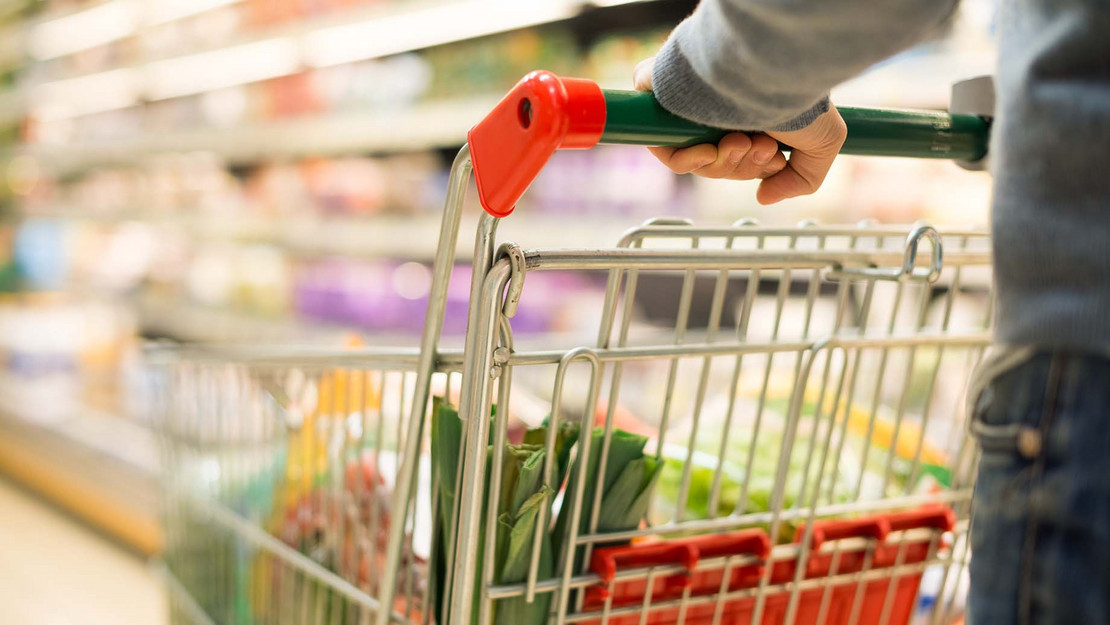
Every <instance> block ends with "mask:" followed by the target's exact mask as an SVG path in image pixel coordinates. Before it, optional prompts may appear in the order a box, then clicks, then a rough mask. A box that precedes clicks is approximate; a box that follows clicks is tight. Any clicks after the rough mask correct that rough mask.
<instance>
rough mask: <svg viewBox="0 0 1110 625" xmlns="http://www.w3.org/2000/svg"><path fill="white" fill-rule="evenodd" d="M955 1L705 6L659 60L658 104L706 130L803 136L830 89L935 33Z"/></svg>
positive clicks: (798, 0)
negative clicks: (800, 132)
mask: <svg viewBox="0 0 1110 625" xmlns="http://www.w3.org/2000/svg"><path fill="white" fill-rule="evenodd" d="M957 2H958V0H702V2H701V3H700V4H699V5H698V7H697V9H696V10H695V11H694V13H693V14H692V15H691V16H690V17H689V18H687V19H686V20H685V21H683V22H682V23H681V24H679V25H678V28H676V29H675V30H674V32H673V33H672V34H671V36H670V38H669V39H668V40H667V42H666V43H665V44H664V45H663V48H662V49H661V50H660V51H659V54H658V55H657V56H656V58H655V68H654V71H653V75H652V82H653V84H654V90H655V95H656V97H657V98H658V99H659V102H660V104H662V105H663V107H664V108H665V109H667V110H668V111H670V112H672V113H674V114H676V115H678V116H680V117H684V118H686V119H690V120H692V121H696V122H699V123H702V124H708V125H712V126H717V127H719V128H735V129H744V130H798V129H801V128H804V127H805V126H807V125H809V123H810V122H812V121H813V120H814V119H815V118H816V117H817V116H819V115H820V114H821V113H823V112H825V111H827V110H828V108H829V99H828V93H829V90H830V89H832V88H833V87H834V86H836V85H837V84H839V83H841V82H843V81H845V80H847V79H849V78H851V77H853V76H855V75H856V74H859V73H860V72H862V71H863V70H865V69H866V68H867V67H869V66H870V65H872V64H874V63H876V62H878V61H881V60H883V59H885V58H886V57H888V56H891V55H893V54H895V53H897V52H899V51H901V50H904V49H906V48H908V47H910V46H912V45H913V44H915V43H918V42H919V41H921V40H923V39H924V38H925V37H926V36H928V35H929V34H930V33H933V32H935V31H936V30H938V29H939V27H940V26H941V25H942V24H944V23H945V22H946V21H947V18H948V17H949V16H950V15H951V14H952V12H953V10H954V8H955V6H956V3H957Z"/></svg>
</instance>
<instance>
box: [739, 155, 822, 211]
mask: <svg viewBox="0 0 1110 625" xmlns="http://www.w3.org/2000/svg"><path fill="white" fill-rule="evenodd" d="M835 159H836V153H835V152H833V153H831V154H820V153H816V154H815V153H813V152H799V151H795V152H793V153H792V154H791V155H790V160H789V161H788V162H787V163H786V167H785V168H784V169H783V170H782V171H780V172H779V173H777V174H775V175H774V176H771V177H769V178H766V179H764V180H763V182H761V183H760V184H759V189H758V190H757V191H756V193H755V199H756V200H757V201H758V202H759V203H760V204H774V203H775V202H780V201H782V200H785V199H787V198H792V197H798V196H800V195H809V194H810V193H813V192H814V191H816V190H817V189H818V188H819V187H820V186H821V183H822V182H824V181H825V176H826V175H828V173H829V168H831V167H832V164H833V161H834V160H835Z"/></svg>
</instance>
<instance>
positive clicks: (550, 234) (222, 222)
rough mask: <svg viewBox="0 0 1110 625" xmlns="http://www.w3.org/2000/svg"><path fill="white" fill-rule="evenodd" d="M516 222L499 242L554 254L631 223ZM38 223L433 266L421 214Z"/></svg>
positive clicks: (459, 250)
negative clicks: (124, 227) (136, 229)
mask: <svg viewBox="0 0 1110 625" xmlns="http://www.w3.org/2000/svg"><path fill="white" fill-rule="evenodd" d="M520 213H521V214H519V215H517V216H515V217H514V218H513V219H511V220H506V221H505V223H504V224H503V225H502V227H501V229H500V233H501V234H500V237H501V238H502V239H504V240H514V241H519V242H520V244H521V245H524V246H526V247H529V248H559V247H566V246H568V245H575V246H582V247H595V248H603V247H611V246H613V245H615V244H616V243H617V242H618V241H619V240H620V237H621V234H622V233H624V232H625V231H626V230H628V229H629V228H630V227H632V226H634V225H635V219H620V218H619V217H613V216H610V217H602V218H600V219H591V220H590V221H589V223H588V224H587V223H583V222H581V221H580V220H575V219H565V218H561V217H559V216H558V215H551V214H546V215H529V214H528V213H527V208H526V207H525V208H522V209H521V210H520ZM36 216H37V217H41V218H48V219H61V220H76V221H91V222H96V223H108V224H113V223H124V222H139V221H141V222H143V223H145V224H148V225H150V226H152V227H154V228H157V229H161V230H164V231H172V232H177V233H181V232H184V233H187V234H188V235H189V236H190V237H192V238H193V239H194V240H197V241H201V242H222V243H232V244H261V245H268V246H273V247H276V248H278V249H281V250H282V251H285V252H287V253H289V254H290V255H292V256H295V257H297V256H302V257H305V256H307V257H312V256H343V257H350V258H389V259H397V260H415V261H422V262H429V261H431V260H432V259H433V257H434V254H435V251H436V246H437V240H436V236H437V233H438V232H439V226H440V218H439V215H437V214H435V213H434V212H429V214H426V215H408V216H404V215H378V216H371V217H364V218H355V217H282V218H274V217H270V216H265V215H221V214H192V215H166V216H158V215H151V214H149V213H143V212H141V211H121V212H119V213H111V214H106V215H96V214H88V213H81V212H78V211H67V210H59V211H51V212H46V213H40V214H37V215H36ZM477 223H478V215H477V214H476V213H474V212H471V213H469V214H467V215H464V217H463V220H462V225H461V227H460V231H461V232H464V233H468V232H473V231H474V230H475V229H476V227H477ZM472 255H473V249H472V247H471V241H470V237H469V236H468V235H463V236H460V239H459V243H458V245H457V246H456V253H455V257H456V260H458V261H467V260H469V259H470V258H471V257H472Z"/></svg>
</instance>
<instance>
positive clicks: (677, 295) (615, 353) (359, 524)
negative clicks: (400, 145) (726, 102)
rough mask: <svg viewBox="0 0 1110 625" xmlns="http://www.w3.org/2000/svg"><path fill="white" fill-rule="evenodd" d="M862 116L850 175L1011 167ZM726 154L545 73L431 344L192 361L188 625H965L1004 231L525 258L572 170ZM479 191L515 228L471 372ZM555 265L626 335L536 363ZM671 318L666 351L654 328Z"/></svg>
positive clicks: (165, 384) (801, 236)
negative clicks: (537, 204) (553, 171)
mask: <svg viewBox="0 0 1110 625" xmlns="http://www.w3.org/2000/svg"><path fill="white" fill-rule="evenodd" d="M841 112H842V115H843V116H844V118H845V120H846V122H847V123H848V126H849V139H848V142H847V143H846V145H845V150H844V151H845V152H850V153H861V154H878V155H901V156H916V157H926V158H950V159H957V160H966V161H976V160H979V159H981V158H983V156H984V154H985V152H986V136H987V122H986V121H984V119H982V118H980V117H977V116H974V115H958V114H948V113H939V112H899V111H881V110H865V109H850V108H844V109H841ZM719 136H720V131H716V130H712V129H707V128H704V127H700V126H697V125H695V124H692V123H689V122H686V121H683V120H680V119H677V118H674V117H671V116H670V115H668V114H667V113H665V112H664V111H663V110H662V109H661V108H660V107H659V106H658V105H657V104H656V103H655V101H654V99H653V98H652V97H651V96H650V94H637V93H626V92H607V91H602V90H601V89H599V88H598V87H597V85H595V84H593V83H590V82H588V81H584V80H576V79H566V78H559V77H556V76H554V75H551V74H548V73H544V72H535V73H533V74H530V75H529V76H527V77H526V78H525V79H524V80H522V81H521V83H519V84H518V86H517V87H516V88H515V89H514V90H513V91H512V92H511V93H510V94H509V95H508V96H506V98H505V99H504V100H503V101H502V102H501V103H500V104H499V105H498V107H497V108H496V109H495V110H494V111H493V112H492V113H491V114H490V115H489V116H488V117H487V118H486V119H485V120H483V121H482V122H481V123H479V124H478V125H477V126H475V128H474V129H473V130H472V131H471V132H470V135H469V138H468V139H469V140H468V147H464V148H463V149H462V151H461V152H460V153H459V155H458V157H457V158H456V160H455V162H454V165H453V167H452V170H451V176H450V181H449V186H448V190H447V199H446V209H445V211H444V216H443V221H442V226H441V230H440V235H439V248H438V252H437V255H436V259H435V264H434V269H433V276H434V277H433V280H432V284H431V291H430V296H429V304H428V313H427V318H426V325H425V328H424V333H423V336H422V340H421V344H420V347H419V349H407V350H406V349H396V350H392V349H390V350H385V349H366V348H358V349H350V350H332V351H312V350H306V349H280V348H273V347H270V348H266V347H258V348H253V349H247V348H234V349H233V348H223V349H220V348H212V349H192V350H178V351H175V352H172V353H170V354H168V355H165V356H166V358H164V359H162V361H161V364H160V365H159V366H158V367H156V368H155V371H156V375H155V376H154V379H155V381H156V382H157V384H158V391H159V392H158V396H159V397H160V398H161V400H162V403H161V408H162V414H163V415H164V422H165V427H164V432H165V437H164V438H165V442H166V444H165V449H166V455H165V457H166V465H167V470H166V473H167V475H168V477H167V487H166V488H167V490H166V493H167V494H166V500H167V511H166V512H167V513H166V525H167V528H166V529H167V549H166V553H165V562H166V564H167V566H166V570H167V578H168V579H169V580H170V581H169V585H170V589H171V591H172V592H171V593H170V594H171V603H172V606H173V610H172V611H173V615H174V617H175V621H178V622H199V623H210V622H211V623H336V624H348V623H350V624H356V623H357V624H362V623H376V624H377V625H385V624H386V623H390V622H399V623H440V624H447V623H450V624H459V623H470V622H476V623H482V624H485V623H518V624H522V625H524V624H527V623H547V622H551V623H558V624H563V623H590V624H619V625H625V624H632V623H638V624H640V625H644V624H647V623H652V624H655V623H672V622H677V623H688V624H696V625H709V624H747V623H763V624H772V623H773V624H776V625H777V624H780V623H781V624H785V623H799V624H807V625H808V624H811V623H812V624H817V623H829V624H849V623H856V624H866V625H872V624H874V625H880V624H891V625H895V624H897V625H905V624H907V623H913V624H915V625H916V624H918V623H931V624H934V625H936V624H945V625H947V624H949V623H952V622H955V619H957V618H958V616H959V613H960V611H961V609H962V602H963V596H964V594H965V587H966V568H967V563H968V558H969V548H968V539H967V531H968V521H969V507H970V494H971V486H972V475H973V471H974V467H975V463H976V456H977V452H976V449H975V447H974V444H973V443H972V442H970V441H969V439H968V438H967V437H966V436H965V435H964V420H965V414H964V410H963V402H962V396H963V391H964V387H965V383H966V380H967V378H968V377H969V374H970V371H971V369H972V368H973V367H974V365H975V363H976V361H977V360H978V358H979V357H980V355H981V353H982V350H983V349H984V348H985V346H986V345H987V344H988V340H989V331H988V329H989V326H990V322H991V310H992V295H991V282H990V266H989V263H990V255H989V239H988V237H987V235H986V234H985V232H984V231H982V230H979V229H975V228H933V227H931V226H928V225H925V224H914V225H911V226H888V225H878V224H875V223H871V222H864V223H860V224H857V225H849V226H822V225H818V224H816V223H811V222H806V223H802V224H799V225H798V226H797V227H793V228H779V227H764V226H761V225H759V224H758V223H756V222H754V221H750V220H742V221H738V222H736V223H734V224H732V225H730V226H724V227H721V226H711V227H705V226H696V225H694V224H692V223H690V222H688V221H685V220H673V219H658V220H652V221H649V222H646V223H645V224H643V225H641V226H639V227H635V228H632V229H631V230H629V231H628V232H627V233H626V234H625V235H624V236H623V237H622V238H621V240H620V241H619V242H618V243H617V244H616V245H615V246H614V247H613V248H610V249H540V250H536V249H524V248H522V247H520V246H518V245H516V244H514V243H501V244H498V242H497V238H496V231H497V225H498V223H499V220H500V218H503V217H505V216H507V215H508V214H509V213H511V212H512V210H513V208H514V206H515V205H516V203H517V200H518V199H519V198H520V196H521V195H522V194H523V192H524V190H525V189H526V188H527V186H528V184H529V182H530V181H531V179H532V178H533V177H534V176H535V174H536V173H537V172H538V171H539V169H540V168H541V167H542V166H543V163H544V162H545V161H546V159H547V158H549V157H550V156H551V154H552V153H553V152H554V151H555V150H556V149H561V148H587V147H590V146H592V145H594V144H596V143H598V142H599V140H600V141H601V142H611V143H632V144H646V145H683V144H689V143H696V142H699V141H704V140H712V139H715V138H717V137H719ZM472 174H473V175H474V176H475V177H476V181H477V187H478V193H479V198H480V200H481V203H482V206H483V207H484V208H485V209H486V214H484V215H482V217H481V220H480V222H479V225H478V229H477V235H476V242H475V251H474V257H473V272H472V283H471V288H470V292H471V295H470V305H469V313H468V315H469V317H468V325H467V328H468V331H467V333H466V338H465V347H464V348H463V349H462V350H461V351H460V350H447V349H441V348H440V345H439V343H440V338H441V337H440V334H441V327H442V322H443V318H444V313H445V299H446V293H447V286H448V280H449V278H450V275H451V268H452V264H453V261H454V259H455V242H456V240H457V237H458V231H459V221H460V213H461V210H462V203H463V196H464V194H465V192H466V189H467V186H468V184H469V182H470V179H471V177H472ZM568 243H573V242H572V241H568ZM942 248H943V256H942ZM541 271H542V272H548V271H553V272H558V271H574V272H587V273H594V274H598V275H599V276H600V277H601V280H603V282H604V285H605V287H604V291H603V293H604V295H603V303H602V304H601V306H600V309H599V310H596V311H594V314H595V315H596V320H597V324H598V325H597V328H598V333H597V337H596V341H583V340H581V339H567V338H565V337H562V338H558V337H557V338H555V339H551V340H554V341H555V342H556V343H557V344H556V345H554V347H553V346H552V345H551V344H550V340H549V341H548V344H537V346H535V347H532V346H529V345H526V343H527V342H528V341H527V340H524V337H514V332H513V317H514V314H515V312H516V309H517V306H518V303H519V301H520V299H521V298H522V297H526V293H527V286H528V276H530V275H532V274H534V273H535V272H541ZM649 302H653V303H652V305H653V306H655V307H659V306H660V305H662V306H663V307H665V308H666V307H669V309H670V311H669V314H668V315H666V316H667V317H668V318H670V319H672V320H673V322H672V323H670V324H669V325H668V326H667V327H666V328H665V329H663V328H660V327H659V326H658V324H655V325H650V324H643V323H640V322H638V319H639V315H638V313H637V311H638V310H642V309H643V308H644V307H645V306H646V305H647V304H648V303H649ZM660 302H662V304H660ZM586 312H588V311H586ZM532 342H537V343H539V342H538V341H535V340H533V341H532ZM587 343H588V344H587ZM537 405H538V406H539V408H537ZM521 422H524V423H526V424H528V425H530V426H531V427H530V428H529V429H527V430H526V431H523V432H522V430H523V429H524V427H525V426H522V425H521Z"/></svg>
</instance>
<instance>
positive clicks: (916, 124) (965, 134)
mask: <svg viewBox="0 0 1110 625" xmlns="http://www.w3.org/2000/svg"><path fill="white" fill-rule="evenodd" d="M603 94H604V96H605V108H606V117H605V129H604V131H603V132H602V135H601V143H622V144H633V145H661V146H688V145H695V144H698V143H716V142H717V141H719V140H720V139H721V137H723V136H724V135H726V134H728V133H729V132H731V131H727V130H721V129H719V128H711V127H709V126H703V125H701V124H698V123H696V122H692V121H688V120H685V119H682V118H681V117H678V116H676V115H672V114H671V113H669V112H667V111H666V110H665V109H664V108H663V107H662V106H660V105H659V102H658V101H657V100H656V99H655V96H654V95H653V94H651V93H650V92H646V91H616V90H604V91H603ZM837 110H838V111H840V116H841V117H843V118H844V123H845V124H846V125H847V126H848V138H847V140H846V141H845V142H844V147H843V148H842V149H841V150H840V152H841V154H864V155H870V156H907V157H913V158H938V159H953V160H958V161H977V160H979V159H981V158H983V157H984V156H986V154H987V143H988V139H989V136H990V123H989V122H988V121H987V120H985V119H984V118H982V117H979V116H976V115H963V114H953V113H947V112H944V111H910V110H897V109H877V108H859V107H851V106H840V107H837ZM783 148H784V149H789V146H785V145H784V146H783Z"/></svg>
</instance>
